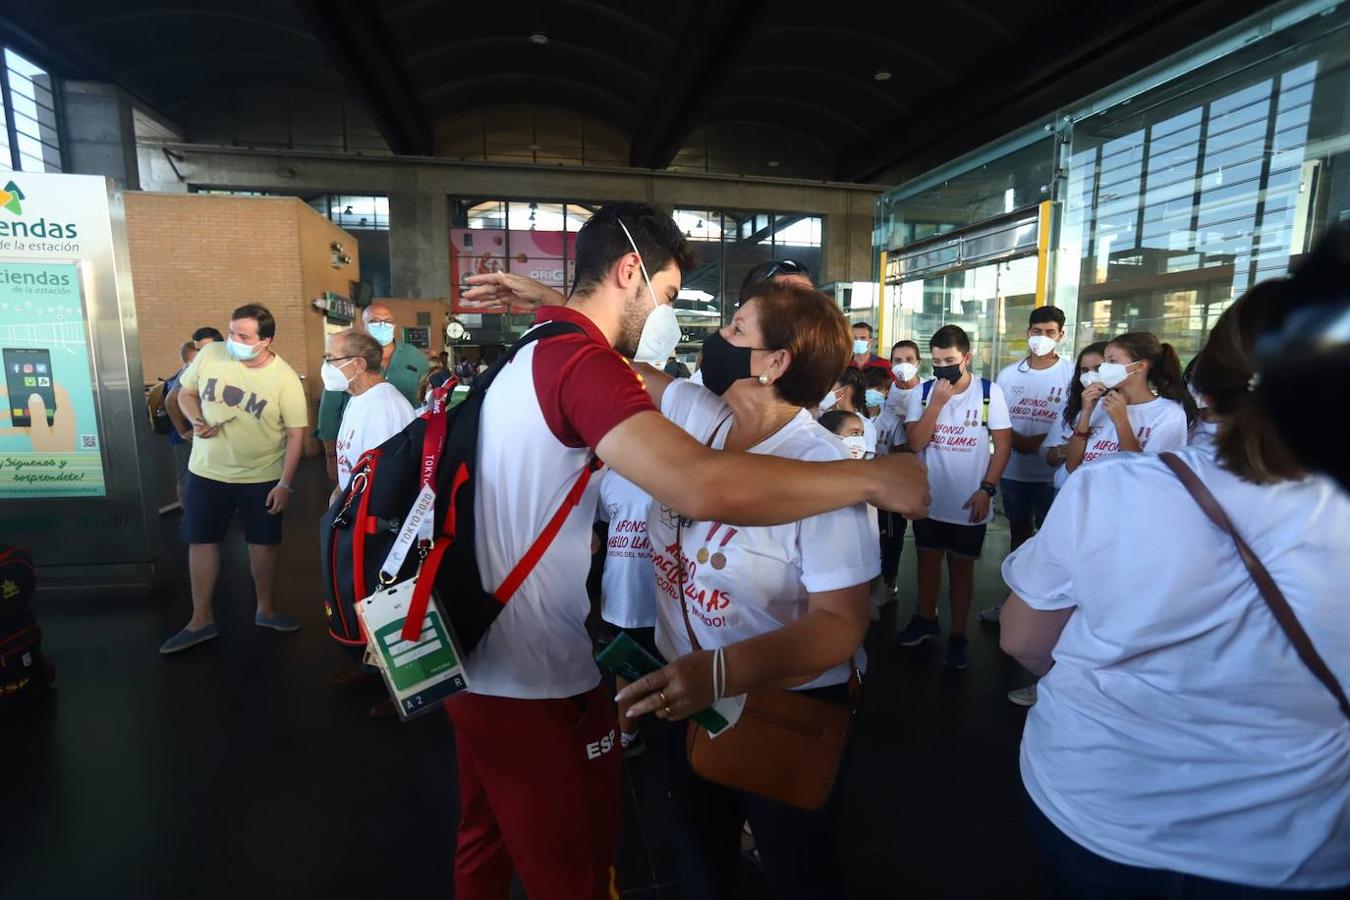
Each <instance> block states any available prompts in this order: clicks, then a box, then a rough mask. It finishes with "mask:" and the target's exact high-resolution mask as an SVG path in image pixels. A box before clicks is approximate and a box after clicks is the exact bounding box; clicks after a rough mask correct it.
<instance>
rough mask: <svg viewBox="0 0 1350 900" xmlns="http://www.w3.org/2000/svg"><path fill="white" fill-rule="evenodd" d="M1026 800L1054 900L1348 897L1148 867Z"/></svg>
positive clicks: (1343, 893) (1029, 823) (1029, 824)
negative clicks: (1086, 838) (1101, 848)
mask: <svg viewBox="0 0 1350 900" xmlns="http://www.w3.org/2000/svg"><path fill="white" fill-rule="evenodd" d="M1023 799H1024V800H1025V801H1026V820H1027V828H1028V830H1029V831H1030V832H1031V839H1032V841H1033V843H1035V844H1036V849H1038V850H1039V851H1040V853H1041V857H1042V859H1043V860H1044V862H1045V896H1046V897H1048V898H1050V900H1266V898H1276V897H1290V898H1293V897H1298V898H1304V900H1312V898H1318V897H1325V898H1332V897H1342V898H1344V897H1345V896H1346V891H1345V890H1344V889H1333V890H1330V891H1289V890H1281V889H1279V888H1261V887H1249V886H1247V885H1242V884H1234V883H1232V882H1228V881H1215V880H1213V879H1211V878H1201V877H1200V876H1199V875H1187V874H1185V873H1183V872H1172V871H1169V870H1167V869H1145V868H1142V867H1140V866H1130V865H1126V864H1125V863H1119V862H1116V861H1115V860H1111V859H1107V858H1106V857H1104V856H1098V855H1097V854H1095V853H1093V852H1092V851H1091V850H1089V849H1087V848H1086V847H1084V846H1082V845H1081V844H1078V843H1077V842H1075V841H1074V840H1073V839H1072V838H1070V837H1069V836H1068V835H1066V834H1065V833H1064V832H1062V831H1060V830H1059V829H1058V828H1056V827H1055V823H1053V822H1051V821H1050V820H1049V819H1047V818H1046V817H1045V813H1043V812H1041V811H1040V808H1039V807H1037V806H1036V802H1035V801H1034V800H1032V799H1031V797H1029V796H1027V795H1026V794H1025V793H1024V794H1023Z"/></svg>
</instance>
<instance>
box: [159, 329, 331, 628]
mask: <svg viewBox="0 0 1350 900" xmlns="http://www.w3.org/2000/svg"><path fill="white" fill-rule="evenodd" d="M275 335H276V321H275V320H274V319H273V318H272V314H271V313H270V312H268V310H267V309H266V307H263V306H259V305H257V304H249V305H247V306H241V307H239V308H238V309H236V310H235V311H234V312H233V313H231V314H230V330H229V334H228V335H227V337H226V340H225V343H223V344H219V343H215V344H208V345H207V346H205V347H203V348H202V349H201V352H200V353H199V354H197V358H196V359H195V360H193V362H192V365H190V366H188V368H187V370H186V371H184V372H183V375H182V377H181V378H180V379H179V385H180V390H179V395H178V402H179V405H180V407H181V408H182V410H183V415H184V416H186V417H187V420H188V421H189V422H190V423H191V424H192V433H193V441H192V457H191V459H190V460H189V461H188V476H187V481H186V483H185V485H184V491H183V492H184V496H185V498H186V500H187V504H186V508H185V510H184V512H183V540H184V541H185V542H186V543H187V544H188V565H189V569H190V570H191V574H192V619H191V621H189V622H188V624H187V627H186V628H184V629H183V630H182V631H180V632H178V633H177V634H175V635H174V636H173V637H171V638H169V639H168V640H167V641H165V642H164V644H163V646H161V647H160V648H159V652H160V653H164V654H168V653H177V652H179V651H180V650H186V649H188V648H189V647H194V646H196V645H197V644H200V643H202V642H203V641H209V640H211V639H212V638H214V637H216V625H215V614H214V611H213V610H212V606H211V595H212V593H213V592H214V590H215V586H216V576H217V575H218V574H219V573H220V543H221V541H223V540H224V539H225V532H226V529H228V528H229V525H230V519H232V518H233V517H234V514H235V512H236V511H237V512H238V513H239V515H240V517H241V518H242V520H243V525H244V540H246V541H247V542H248V561H249V569H250V570H251V571H252V573H253V586H254V589H255V590H256V592H257V595H258V610H257V613H256V615H255V616H254V622H256V623H257V624H258V625H259V626H261V627H263V628H271V629H274V630H276V631H297V630H299V628H300V626H299V624H298V623H296V622H295V621H294V620H293V619H291V618H289V617H288V616H285V615H282V614H281V613H278V612H277V611H276V609H275V608H273V605H272V591H273V587H274V585H275V582H276V567H277V555H278V545H279V544H280V543H281V512H282V510H284V509H285V508H286V503H287V502H288V501H289V500H290V497H291V479H292V478H294V477H295V470H296V467H297V466H299V464H300V451H301V448H302V444H303V441H304V434H305V427H306V426H307V425H308V424H309V411H308V409H307V407H306V404H305V391H304V387H303V386H302V385H301V383H300V378H299V376H298V375H296V374H295V370H294V369H292V368H291V367H290V366H289V365H287V364H286V362H285V360H283V359H282V358H281V357H279V356H277V355H276V354H275V353H273V352H272V338H273V337H274V336H275Z"/></svg>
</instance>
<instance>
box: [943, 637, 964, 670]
mask: <svg viewBox="0 0 1350 900" xmlns="http://www.w3.org/2000/svg"><path fill="white" fill-rule="evenodd" d="M967 643H968V642H967V641H966V636H965V635H964V634H954V635H952V636H951V637H949V638H947V655H946V656H945V657H944V658H943V660H942V664H943V665H944V666H948V667H949V668H952V669H964V668H965V667H966V665H967V664H968V663H969V662H970V654H969V653H968V652H967V647H966V645H967Z"/></svg>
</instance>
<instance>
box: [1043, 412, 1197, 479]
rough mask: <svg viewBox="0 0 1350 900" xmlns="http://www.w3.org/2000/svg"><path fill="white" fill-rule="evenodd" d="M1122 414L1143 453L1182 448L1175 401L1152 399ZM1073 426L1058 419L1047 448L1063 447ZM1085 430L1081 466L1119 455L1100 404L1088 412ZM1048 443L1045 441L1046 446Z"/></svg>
mask: <svg viewBox="0 0 1350 900" xmlns="http://www.w3.org/2000/svg"><path fill="white" fill-rule="evenodd" d="M1125 411H1126V414H1127V415H1128V416H1129V419H1130V425H1131V427H1132V428H1133V429H1134V437H1135V440H1137V441H1139V446H1140V447H1141V448H1143V450H1144V451H1145V452H1147V453H1162V452H1163V451H1164V450H1176V449H1178V448H1179V447H1184V446H1186V437H1187V427H1186V410H1184V409H1182V407H1181V404H1180V403H1177V402H1176V401H1175V400H1168V399H1167V398H1166V397H1154V398H1153V399H1152V400H1150V401H1148V402H1147V403H1131V404H1130V405H1129V406H1127V407H1126V408H1125ZM1076 424H1077V423H1076V422H1075V423H1074V425H1076ZM1074 425H1068V424H1066V423H1065V421H1064V417H1063V416H1060V418H1059V434H1058V435H1057V436H1056V437H1054V438H1053V441H1054V443H1053V444H1051V446H1056V445H1063V444H1067V443H1068V442H1069V438H1071V437H1072V436H1073V429H1074ZM1088 428H1089V432H1090V433H1089V434H1088V439H1087V447H1086V448H1085V449H1084V450H1083V464H1084V465H1085V464H1087V463H1090V462H1092V461H1093V460H1094V459H1099V458H1101V457H1103V456H1110V455H1111V454H1113V453H1117V452H1119V450H1120V436H1119V435H1118V434H1117V433H1116V424H1115V422H1113V421H1111V415H1110V414H1109V413H1108V412H1107V411H1106V409H1105V407H1103V406H1102V405H1101V403H1098V404H1097V407H1096V408H1095V409H1094V410H1092V418H1091V419H1090V420H1089V423H1088ZM1051 440H1052V438H1046V439H1045V441H1046V443H1047V444H1050V442H1051Z"/></svg>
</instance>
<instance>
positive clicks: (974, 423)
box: [905, 376, 1012, 525]
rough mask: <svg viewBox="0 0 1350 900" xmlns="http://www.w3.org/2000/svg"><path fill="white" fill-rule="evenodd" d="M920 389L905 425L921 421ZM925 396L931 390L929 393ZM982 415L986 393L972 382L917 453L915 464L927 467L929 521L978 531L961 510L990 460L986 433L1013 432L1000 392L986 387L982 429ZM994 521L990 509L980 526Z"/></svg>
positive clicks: (994, 386) (945, 410) (943, 413)
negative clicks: (986, 423) (985, 421)
mask: <svg viewBox="0 0 1350 900" xmlns="http://www.w3.org/2000/svg"><path fill="white" fill-rule="evenodd" d="M922 387H923V385H920V386H919V388H918V389H916V390H915V391H914V392H913V393H912V394H910V395H909V406H908V408H907V409H906V411H905V422H906V423H912V422H917V421H919V419H921V418H923V414H924V406H923V390H922ZM929 390H932V389H931V388H930V389H929ZM983 414H984V389H983V388H982V387H981V386H980V379H979V378H976V377H974V376H972V377H971V379H970V386H969V387H967V388H966V389H965V391H964V392H963V393H960V394H954V395H952V398H951V399H950V400H948V401H947V405H946V406H944V407H942V411H941V412H940V413H938V419H937V426H936V427H935V428H934V429H933V438H932V440H930V441H929V442H928V446H926V447H924V448H923V450H921V451H919V459H920V460H921V461H922V462H923V464H924V465H925V466H927V467H928V492H929V493H930V494H931V495H932V497H933V501H932V503H931V504H929V507H928V518H930V519H933V520H934V521H936V522H949V523H951V524H954V525H979V524H980V523H979V522H972V521H970V510H969V509H962V504H964V503H965V502H966V501H967V500H969V499H970V495H971V494H973V493H975V492H976V491H977V490H979V489H980V482H981V481H983V480H984V473H985V472H987V471H989V454H990V452H991V448H992V447H993V441H992V440H991V439H990V437H989V432H990V431H997V430H999V429H1001V428H1011V427H1012V426H1011V423H1010V422H1009V420H1008V404H1007V402H1006V401H1005V400H1004V398H1003V389H1002V388H1000V387H999V386H998V385H997V384H991V385H989V427H988V428H986V427H985V426H983V425H981V424H980V420H981V418H982V416H983ZM993 517H994V504H992V503H991V504H989V513H988V515H986V516H985V518H984V521H985V522H988V521H989V520H990V519H992V518H993Z"/></svg>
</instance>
